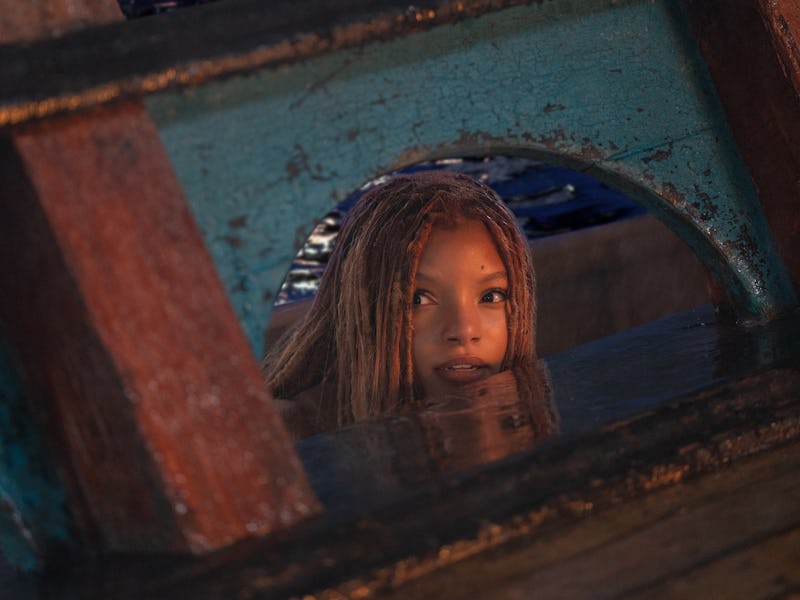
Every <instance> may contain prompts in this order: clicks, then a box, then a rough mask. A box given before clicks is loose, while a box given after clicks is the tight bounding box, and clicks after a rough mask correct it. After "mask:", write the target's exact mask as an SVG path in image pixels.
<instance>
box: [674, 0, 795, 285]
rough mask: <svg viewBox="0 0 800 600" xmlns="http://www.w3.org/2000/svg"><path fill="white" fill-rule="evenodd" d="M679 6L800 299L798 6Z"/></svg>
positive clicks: (714, 0)
mask: <svg viewBox="0 0 800 600" xmlns="http://www.w3.org/2000/svg"><path fill="white" fill-rule="evenodd" d="M683 3H684V5H685V7H686V9H687V13H688V15H689V17H690V19H691V22H692V26H693V29H694V34H695V37H696V38H697V41H698V44H699V45H700V49H701V51H702V53H703V55H704V57H705V59H706V62H707V63H708V66H709V70H710V72H711V76H712V78H713V79H714V83H715V85H716V87H717V89H718V90H719V93H720V97H721V99H722V104H723V106H724V107H725V112H726V115H727V117H728V121H729V123H730V125H731V129H732V131H733V134H734V136H735V138H736V141H737V144H738V146H739V150H740V151H741V153H742V157H743V158H744V160H745V162H746V163H747V166H748V169H749V171H750V174H751V176H752V177H753V181H754V182H755V185H756V188H757V190H758V195H759V198H760V199H761V203H762V205H763V207H764V213H765V215H766V217H767V221H768V223H769V226H770V229H771V230H772V235H773V237H774V239H775V245H776V246H777V248H778V251H779V252H780V254H781V257H782V258H783V261H784V263H785V264H786V268H787V271H788V272H789V276H790V277H791V279H792V281H793V283H794V288H795V291H796V292H797V293H798V294H799V295H800V202H798V197H799V196H800V177H798V173H800V144H798V140H800V50H798V40H800V4H799V3H798V2H797V1H796V0H777V1H776V0H737V1H736V2H728V1H724V0H683Z"/></svg>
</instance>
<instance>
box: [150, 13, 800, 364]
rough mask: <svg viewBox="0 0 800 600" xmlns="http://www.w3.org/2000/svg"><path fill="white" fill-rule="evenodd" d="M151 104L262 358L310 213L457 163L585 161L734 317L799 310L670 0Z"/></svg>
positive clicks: (304, 69)
mask: <svg viewBox="0 0 800 600" xmlns="http://www.w3.org/2000/svg"><path fill="white" fill-rule="evenodd" d="M147 104H148V107H149V109H150V111H151V113H152V115H153V118H154V119H155V121H156V123H157V124H158V126H159V128H160V133H161V136H162V139H163V141H164V144H165V146H166V148H167V151H168V153H169V155H170V157H171V160H172V161H173V164H174V167H175V170H176V172H177V174H178V177H179V178H180V180H181V182H182V185H183V186H184V189H185V191H186V193H187V195H188V199H189V202H190V204H191V206H192V209H193V211H194V213H195V215H196V217H197V219H198V221H199V223H200V226H201V228H202V230H203V231H204V234H205V236H206V240H207V243H208V245H209V246H210V249H211V252H212V254H213V256H214V257H215V260H216V262H217V265H218V267H219V271H220V273H221V276H222V278H223V280H224V283H225V285H226V288H227V290H228V292H229V294H230V297H231V299H232V302H233V304H234V307H235V309H236V310H237V311H238V314H239V316H240V317H241V320H242V322H243V324H244V327H245V330H246V332H247V335H248V337H249V339H250V341H251V343H252V345H253V349H254V351H255V353H256V354H261V352H262V345H263V344H262V336H263V330H264V327H265V325H266V322H267V320H268V316H269V312H270V307H271V303H272V300H273V297H274V294H275V293H276V291H277V289H278V287H279V286H280V283H281V281H282V279H283V277H284V275H285V273H286V271H287V269H288V267H289V265H290V263H291V260H292V258H293V256H294V254H295V252H296V251H297V249H298V248H299V247H300V245H301V244H302V242H303V240H304V238H305V236H306V235H307V234H308V233H309V231H310V230H311V228H312V226H313V224H314V222H315V220H316V219H318V218H319V217H321V216H322V215H323V214H324V213H325V212H326V211H327V210H328V209H329V208H330V207H331V206H332V205H333V204H334V203H335V202H336V201H337V200H340V199H342V198H344V197H345V196H346V195H348V194H349V193H350V192H351V191H353V190H354V189H356V188H357V187H358V186H360V185H361V184H363V183H364V182H365V181H367V180H369V179H371V178H373V177H375V176H377V175H380V174H383V173H386V172H388V171H391V170H393V169H396V168H399V167H403V166H406V165H409V164H411V163H414V162H417V161H421V160H425V159H430V158H437V157H446V156H458V155H471V154H484V153H501V152H508V153H511V152H513V153H517V154H524V155H528V156H533V157H537V158H542V159H545V160H548V161H550V162H552V163H556V164H564V165H566V166H571V167H573V168H578V169H586V170H588V171H589V172H591V173H592V174H593V175H595V176H597V177H599V178H600V179H602V180H604V181H606V182H608V183H609V184H610V185H612V186H614V187H617V188H619V189H622V190H623V191H625V192H626V193H628V194H630V195H631V196H632V197H634V198H635V199H637V200H639V201H640V202H642V203H643V204H644V205H645V206H646V207H647V208H649V209H651V210H652V211H653V212H654V213H655V214H656V215H657V216H659V217H660V218H662V219H663V220H664V221H665V222H666V223H667V224H668V225H669V226H670V227H672V228H673V229H674V230H675V231H677V232H678V234H679V235H680V236H681V237H682V238H683V239H685V240H686V241H687V242H688V243H689V244H690V245H691V246H692V248H693V249H694V250H695V252H696V253H697V254H698V256H699V257H700V258H701V259H702V260H703V261H704V262H705V263H706V265H708V266H709V268H710V269H711V270H712V272H713V273H715V275H716V276H717V277H718V279H719V280H720V281H721V282H723V284H724V285H725V287H726V289H727V290H728V292H729V295H730V296H731V298H732V301H733V305H734V308H735V310H736V312H737V315H738V316H739V317H740V318H742V319H758V320H763V319H766V318H769V317H771V316H773V315H774V314H776V313H778V312H781V311H783V310H785V309H787V308H788V307H791V306H794V305H795V304H796V298H795V297H794V295H793V292H792V288H791V286H790V284H789V281H788V278H787V276H786V274H785V271H784V269H783V267H782V264H781V261H780V259H779V257H778V255H777V253H776V251H775V249H774V247H773V244H772V242H771V240H770V236H769V232H768V229H767V226H766V223H765V221H764V218H763V215H762V213H761V210H760V207H759V204H758V200H757V198H756V195H755V193H754V190H753V186H752V184H751V182H750V180H749V178H748V176H747V175H746V171H745V168H744V166H743V164H742V161H741V160H740V158H739V156H738V154H737V152H736V151H735V148H734V146H733V143H732V141H731V137H730V134H729V132H728V129H727V126H726V124H725V122H724V119H723V117H722V116H721V111H720V108H719V104H718V102H717V98H716V96H715V93H714V90H713V87H712V85H711V84H710V81H709V78H708V76H707V73H706V71H705V68H704V66H703V64H702V62H701V61H700V59H699V58H698V54H697V51H696V48H695V47H694V46H693V45H692V43H691V42H690V41H689V38H688V36H687V34H686V30H685V27H684V24H683V20H682V16H681V14H680V11H679V10H678V9H677V8H676V3H675V2H673V1H671V0H661V1H655V2H653V1H650V0H647V1H629V2H612V1H611V0H603V1H600V0H586V1H582V2H570V1H567V0H550V1H544V2H542V3H537V4H533V5H531V6H523V7H517V8H511V9H506V10H503V11H498V12H496V13H492V14H489V15H486V16H483V17H480V18H477V19H473V20H466V21H463V22H461V23H458V24H456V25H444V26H440V27H437V28H434V29H432V30H429V31H425V32H421V33H416V34H412V35H409V36H407V37H405V38H402V39H397V40H393V41H389V42H383V43H372V44H369V45H366V46H363V47H360V48H356V49H352V50H347V51H342V52H338V53H334V54H330V55H326V56H323V57H320V58H317V59H314V60H309V61H306V62H301V63H296V64H291V65H287V66H283V67H279V68H274V69H269V70H264V71H260V72H256V73H253V74H250V75H248V76H239V77H234V78H229V79H226V80H222V81H217V82H214V83H211V84H208V85H205V86H203V87H200V88H197V89H187V90H183V91H177V92H175V91H173V92H166V93H162V94H159V95H155V96H152V97H150V98H148V99H147ZM195 293H196V292H195Z"/></svg>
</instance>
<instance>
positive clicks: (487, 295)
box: [481, 289, 508, 304]
mask: <svg viewBox="0 0 800 600" xmlns="http://www.w3.org/2000/svg"><path fill="white" fill-rule="evenodd" d="M507 299H508V292H507V291H506V290H501V289H495V290H488V291H486V292H484V293H483V296H481V302H483V303H491V304H499V303H500V302H505V301H506V300H507Z"/></svg>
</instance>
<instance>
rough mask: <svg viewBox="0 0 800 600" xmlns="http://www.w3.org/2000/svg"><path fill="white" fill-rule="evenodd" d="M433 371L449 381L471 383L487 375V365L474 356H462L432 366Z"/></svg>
mask: <svg viewBox="0 0 800 600" xmlns="http://www.w3.org/2000/svg"><path fill="white" fill-rule="evenodd" d="M434 372H435V373H436V374H437V375H438V376H439V377H441V378H442V379H444V380H445V381H448V382H450V383H455V384H464V383H472V382H473V381H478V380H479V379H483V378H485V377H488V376H489V374H490V373H489V365H487V364H486V363H485V362H483V361H482V360H481V359H480V358H478V357H476V356H462V357H458V358H454V359H452V360H448V361H447V362H445V363H442V364H441V365H438V366H437V367H435V368H434Z"/></svg>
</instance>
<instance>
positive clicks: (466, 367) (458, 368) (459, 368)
mask: <svg viewBox="0 0 800 600" xmlns="http://www.w3.org/2000/svg"><path fill="white" fill-rule="evenodd" d="M477 368H478V367H476V366H475V365H455V366H453V367H447V369H448V370H450V371H468V370H470V369H477Z"/></svg>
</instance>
